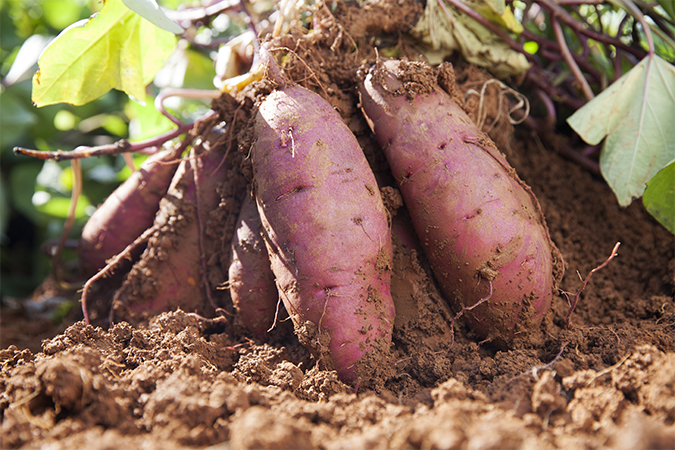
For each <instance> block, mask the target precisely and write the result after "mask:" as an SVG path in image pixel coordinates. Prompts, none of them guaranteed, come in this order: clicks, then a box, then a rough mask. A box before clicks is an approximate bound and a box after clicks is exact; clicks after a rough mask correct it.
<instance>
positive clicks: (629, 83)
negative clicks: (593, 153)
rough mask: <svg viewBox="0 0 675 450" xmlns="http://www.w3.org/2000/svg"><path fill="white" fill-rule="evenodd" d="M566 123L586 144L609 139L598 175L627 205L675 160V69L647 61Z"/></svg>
mask: <svg viewBox="0 0 675 450" xmlns="http://www.w3.org/2000/svg"><path fill="white" fill-rule="evenodd" d="M567 121H568V123H569V124H570V126H571V127H572V128H573V129H574V131H576V132H577V133H578V134H579V136H581V137H582V139H583V140H584V141H586V142H588V143H589V144H593V145H595V144H598V143H599V142H600V141H601V140H602V139H603V138H605V137H607V139H606V140H605V143H604V146H603V148H602V152H601V154H600V170H601V172H602V175H603V177H604V178H605V180H607V183H608V184H609V186H610V187H611V188H612V190H613V191H614V194H615V195H616V197H617V199H618V201H619V204H620V205H622V206H626V205H628V204H630V202H631V201H632V200H633V198H638V197H640V196H642V193H643V192H644V189H645V183H646V182H647V180H649V179H650V178H652V177H653V176H654V175H655V174H656V172H658V171H659V170H661V168H663V167H664V166H665V165H666V164H667V163H668V162H669V161H671V160H672V159H673V158H675V67H673V66H671V65H670V64H668V63H667V62H665V61H664V60H663V59H661V58H660V57H659V56H657V55H654V56H651V57H650V56H647V57H646V58H644V59H643V60H642V61H640V63H639V64H638V65H636V66H635V67H634V68H633V69H631V70H630V71H629V72H628V73H626V74H625V75H624V76H622V77H621V78H619V79H618V80H617V81H616V82H614V83H613V84H612V85H610V86H609V87H608V88H607V89H605V90H604V91H603V92H602V93H601V94H600V95H598V96H597V97H596V98H595V99H593V100H592V101H590V102H588V103H587V104H586V105H584V106H583V107H582V108H580V109H579V110H577V111H576V112H575V113H574V114H573V115H572V116H571V117H570V118H569V119H567Z"/></svg>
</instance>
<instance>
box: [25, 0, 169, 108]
mask: <svg viewBox="0 0 675 450" xmlns="http://www.w3.org/2000/svg"><path fill="white" fill-rule="evenodd" d="M175 44H176V37H175V36H174V35H172V34H171V33H169V32H167V31H164V30H162V29H159V28H157V27H156V26H154V25H152V24H151V23H150V22H148V21H146V20H145V19H143V18H141V16H139V15H138V14H136V13H134V12H133V11H130V10H129V9H128V8H127V7H126V6H124V4H123V3H122V1H121V0H107V1H106V3H105V5H104V6H103V9H101V11H100V12H99V13H98V14H96V15H94V16H92V17H91V18H89V19H86V20H83V21H80V22H76V23H74V24H73V25H71V26H70V27H68V28H66V29H65V30H63V31H62V32H61V34H59V35H58V36H57V37H56V39H54V40H53V41H52V42H51V43H50V44H49V46H48V47H47V48H46V49H45V51H44V52H43V54H42V56H41V57H40V61H39V62H38V65H39V70H38V72H37V73H36V74H35V76H34V77H33V103H35V105H36V106H38V107H40V106H45V105H51V104H54V103H61V102H66V103H72V104H74V105H83V104H85V103H88V102H90V101H92V100H94V99H96V98H98V97H100V96H101V95H103V94H105V93H106V92H108V91H109V90H110V89H113V88H115V89H119V90H122V91H124V92H126V93H127V94H128V95H130V96H132V97H135V98H145V86H146V85H147V84H148V83H150V81H152V78H153V77H154V76H155V73H157V71H158V70H159V68H160V67H161V66H162V64H164V61H165V60H166V59H167V58H168V57H169V55H170V54H171V52H172V51H173V48H174V46H175Z"/></svg>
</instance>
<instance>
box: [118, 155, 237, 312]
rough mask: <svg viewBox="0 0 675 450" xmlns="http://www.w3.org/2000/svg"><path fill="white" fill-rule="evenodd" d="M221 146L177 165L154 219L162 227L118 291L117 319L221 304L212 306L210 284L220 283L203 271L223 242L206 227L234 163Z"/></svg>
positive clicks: (207, 309) (205, 309)
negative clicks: (209, 279)
mask: <svg viewBox="0 0 675 450" xmlns="http://www.w3.org/2000/svg"><path fill="white" fill-rule="evenodd" d="M221 150H222V149H221V148H220V147H214V148H212V149H211V150H210V151H207V152H204V153H202V154H201V155H198V157H197V158H196V159H195V160H193V159H192V158H190V159H186V160H184V161H183V162H182V163H181V164H180V166H179V167H178V170H177V171H176V174H175V175H174V178H173V180H172V182H171V186H169V189H168V192H167V193H166V195H165V196H164V197H163V198H162V200H161V202H160V209H159V212H158V213H157V216H156V217H155V223H154V225H155V227H156V228H157V231H156V232H155V234H154V235H152V236H151V237H150V239H149V242H148V247H147V249H146V250H145V251H144V252H143V255H142V256H141V259H140V260H139V261H138V262H137V263H136V264H134V266H133V267H132V269H131V271H130V272H129V274H128V275H127V278H126V279H125V281H124V283H123V285H122V287H120V289H119V290H118V291H117V293H116V294H115V297H114V299H113V317H114V319H115V320H126V321H129V322H132V323H134V322H137V321H138V319H140V318H142V316H143V315H146V314H157V313H160V312H164V311H170V310H174V309H176V308H178V307H180V308H182V309H183V310H186V311H194V312H198V313H200V314H203V315H210V316H212V315H213V313H214V306H216V305H214V304H211V303H212V300H213V299H212V298H211V296H212V295H215V294H213V292H212V290H211V288H214V287H215V283H210V286H204V282H203V281H204V279H205V276H204V273H203V269H204V268H208V267H207V264H206V263H207V262H209V261H214V259H212V257H214V255H215V258H216V259H217V253H219V252H220V251H221V244H220V240H219V239H214V238H213V237H210V236H209V234H208V233H206V232H204V231H205V229H206V227H207V223H208V221H209V219H210V218H209V214H210V213H211V212H212V211H215V210H217V209H218V205H219V203H220V201H221V196H220V193H219V188H220V185H221V184H222V183H224V181H225V174H226V173H227V171H228V170H229V167H230V166H229V165H228V164H225V163H222V161H223V152H222V151H221ZM194 161H196V169H197V170H198V175H199V179H200V184H199V192H198V191H197V186H196V185H195V177H194V170H195V167H194V166H193V162H194ZM198 196H199V199H198ZM198 200H199V209H200V212H201V214H200V216H199V217H198V207H197V201H198ZM200 222H201V228H202V230H201V233H200ZM200 235H201V237H200ZM200 239H202V241H200ZM229 240H230V238H229V237H228V242H229ZM202 252H204V253H203V254H202ZM220 270H221V269H220V268H218V271H219V272H220ZM223 281H224V280H221V281H218V283H221V282H223Z"/></svg>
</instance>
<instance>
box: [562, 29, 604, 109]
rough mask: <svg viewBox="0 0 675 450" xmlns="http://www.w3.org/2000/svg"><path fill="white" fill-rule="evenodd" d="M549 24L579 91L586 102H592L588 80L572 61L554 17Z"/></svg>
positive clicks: (572, 58) (592, 95)
mask: <svg viewBox="0 0 675 450" xmlns="http://www.w3.org/2000/svg"><path fill="white" fill-rule="evenodd" d="M551 23H552V24H553V32H554V33H555V36H556V39H558V44H560V51H561V52H562V55H563V58H565V61H566V62H567V65H568V66H569V68H570V70H571V71H572V73H573V74H574V77H575V78H576V80H577V81H578V82H579V84H580V85H581V90H582V91H583V92H584V95H585V96H586V100H588V101H591V100H593V98H594V97H595V94H593V90H592V89H591V86H590V85H589V84H588V80H586V77H584V74H583V73H581V69H579V66H578V65H577V63H576V62H575V61H574V57H573V56H572V53H571V52H570V49H569V47H567V42H566V41H565V36H564V34H563V31H562V28H561V27H560V22H558V19H556V18H555V17H551Z"/></svg>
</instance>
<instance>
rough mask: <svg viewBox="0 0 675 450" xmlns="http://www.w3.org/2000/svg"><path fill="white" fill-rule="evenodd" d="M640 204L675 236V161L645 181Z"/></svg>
mask: <svg viewBox="0 0 675 450" xmlns="http://www.w3.org/2000/svg"><path fill="white" fill-rule="evenodd" d="M642 203H643V204H644V205H645V208H647V211H649V213H650V214H651V215H652V216H654V218H655V219H656V220H658V221H659V222H660V223H661V224H662V225H663V226H664V227H666V229H668V231H670V232H671V233H673V234H675V160H673V161H671V162H670V164H668V165H667V166H666V167H664V168H663V169H661V170H659V171H658V173H657V174H656V175H654V178H652V179H651V180H649V181H647V189H645V195H644V197H642Z"/></svg>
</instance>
